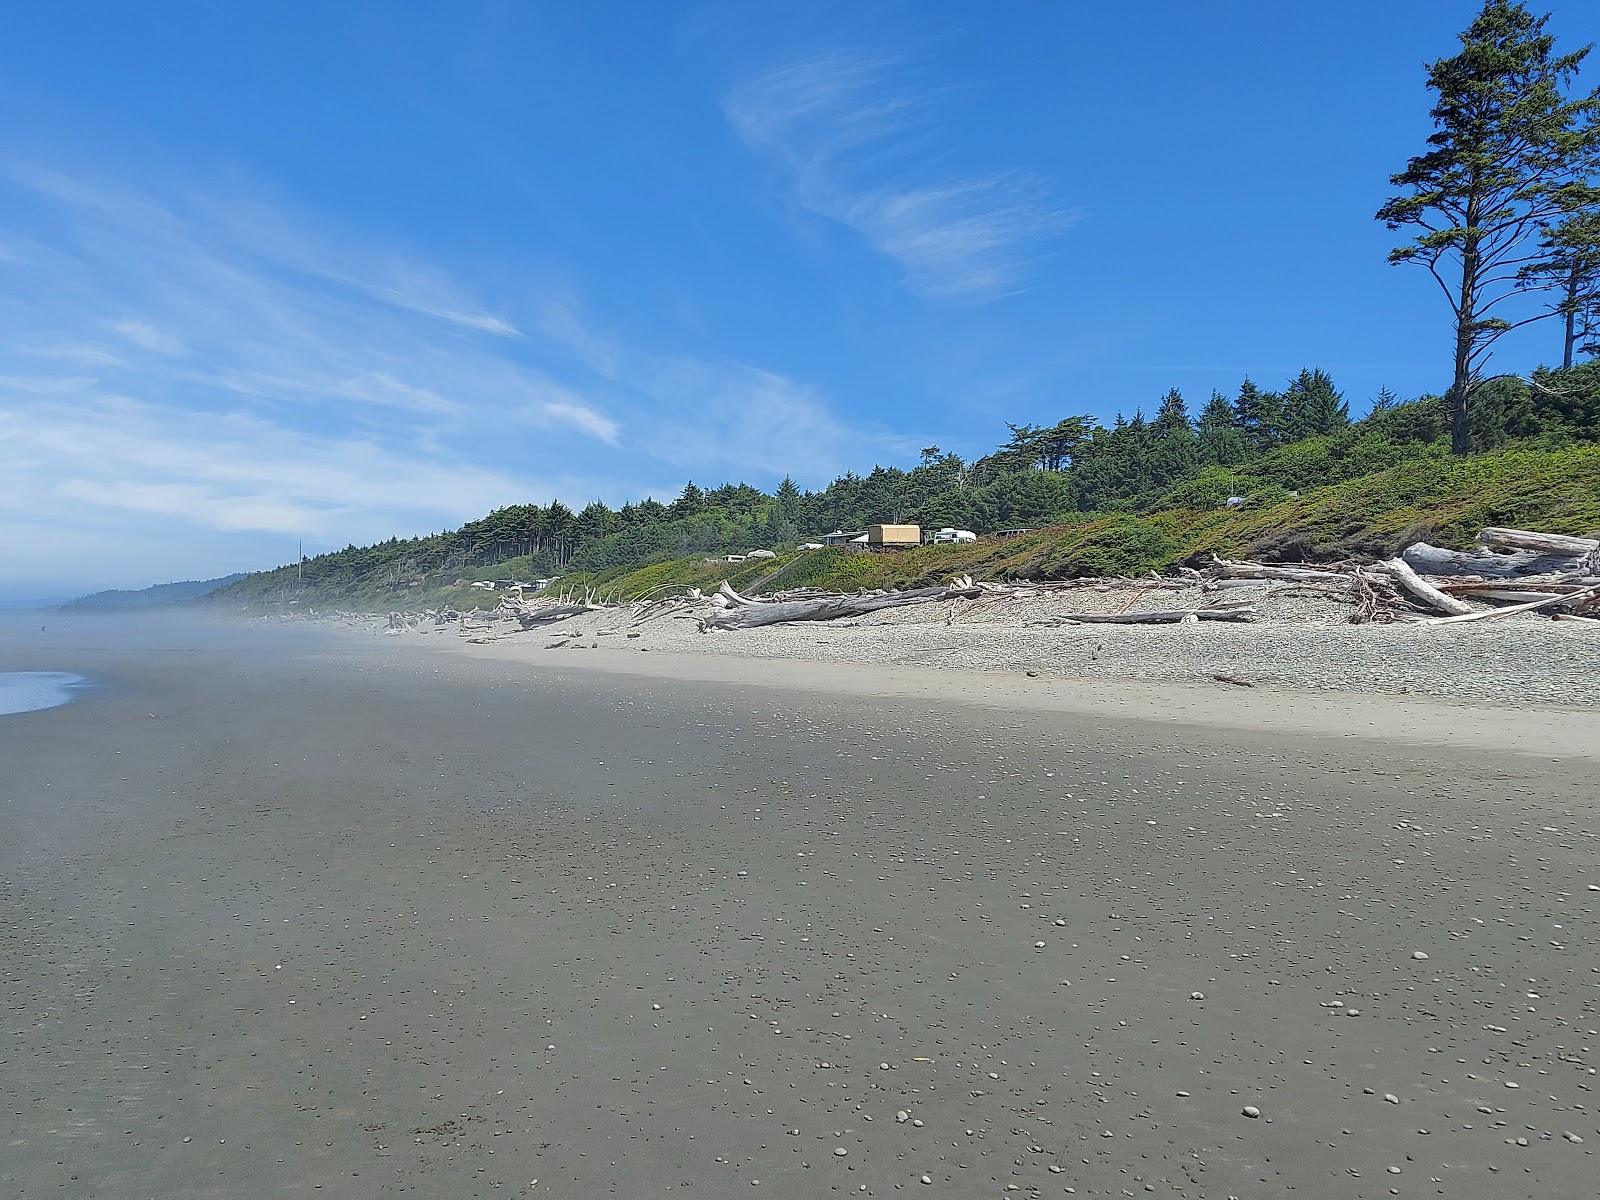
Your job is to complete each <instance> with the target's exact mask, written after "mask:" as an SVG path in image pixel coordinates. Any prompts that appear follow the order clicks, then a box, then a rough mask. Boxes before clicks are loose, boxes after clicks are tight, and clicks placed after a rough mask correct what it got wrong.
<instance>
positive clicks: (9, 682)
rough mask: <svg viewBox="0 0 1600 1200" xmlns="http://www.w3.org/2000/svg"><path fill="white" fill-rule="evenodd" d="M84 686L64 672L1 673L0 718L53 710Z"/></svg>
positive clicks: (83, 680)
mask: <svg viewBox="0 0 1600 1200" xmlns="http://www.w3.org/2000/svg"><path fill="white" fill-rule="evenodd" d="M86 682H88V681H87V680H85V679H84V677H83V676H82V675H73V674H70V673H69V672H67V671H0V716H4V715H6V714H7V713H25V712H36V711H38V710H39V709H41V708H55V707H56V706H57V705H58V704H65V703H67V701H69V700H71V699H72V697H73V694H74V693H75V692H76V690H77V689H78V688H80V687H82V686H83V684H85V683H86Z"/></svg>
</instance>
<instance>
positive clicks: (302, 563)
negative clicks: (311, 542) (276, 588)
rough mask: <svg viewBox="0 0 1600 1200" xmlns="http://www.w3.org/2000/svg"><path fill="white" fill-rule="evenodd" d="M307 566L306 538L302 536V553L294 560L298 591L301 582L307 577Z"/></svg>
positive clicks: (295, 582)
mask: <svg viewBox="0 0 1600 1200" xmlns="http://www.w3.org/2000/svg"><path fill="white" fill-rule="evenodd" d="M305 567H306V540H305V538H301V539H300V554H299V556H298V557H296V558H295V560H294V590H295V591H297V592H298V591H299V590H300V586H301V583H302V581H303V580H304V578H305Z"/></svg>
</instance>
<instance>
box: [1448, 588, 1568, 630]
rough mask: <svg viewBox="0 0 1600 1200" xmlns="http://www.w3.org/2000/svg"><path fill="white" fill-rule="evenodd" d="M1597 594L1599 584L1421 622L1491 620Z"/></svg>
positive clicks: (1458, 622)
mask: <svg viewBox="0 0 1600 1200" xmlns="http://www.w3.org/2000/svg"><path fill="white" fill-rule="evenodd" d="M1597 594H1600V584H1595V585H1594V586H1593V587H1586V588H1581V589H1579V590H1578V591H1575V592H1566V593H1563V594H1562V595H1559V596H1549V597H1546V598H1544V599H1542V600H1529V601H1528V602H1527V603H1526V604H1512V605H1509V606H1507V607H1506V608H1491V609H1488V610H1487V611H1485V612H1475V613H1465V614H1463V615H1461V616H1452V617H1428V618H1425V619H1424V620H1423V621H1422V622H1421V623H1422V624H1424V625H1456V624H1460V623H1462V622H1465V621H1492V620H1494V619H1495V618H1497V617H1509V616H1511V615H1512V614H1513V613H1523V612H1533V611H1534V610H1536V609H1540V608H1549V607H1550V606H1551V605H1552V604H1574V603H1577V602H1578V601H1581V600H1587V599H1589V598H1590V597H1592V596H1595V595H1597Z"/></svg>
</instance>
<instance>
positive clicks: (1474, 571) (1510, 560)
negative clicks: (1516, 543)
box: [1400, 542, 1582, 579]
mask: <svg viewBox="0 0 1600 1200" xmlns="http://www.w3.org/2000/svg"><path fill="white" fill-rule="evenodd" d="M1400 557H1401V558H1403V559H1404V560H1405V561H1406V563H1407V564H1408V565H1409V566H1410V567H1411V568H1412V569H1413V570H1414V571H1416V572H1417V573H1418V574H1419V575H1432V576H1439V575H1454V576H1463V575H1477V576H1479V577H1480V578H1482V579H1520V578H1522V577H1523V576H1525V575H1551V574H1559V573H1561V572H1565V571H1573V570H1577V569H1579V568H1580V567H1581V565H1582V560H1581V559H1579V558H1576V557H1574V556H1572V555H1570V554H1545V553H1541V552H1540V551H1538V550H1511V551H1507V552H1506V553H1502V554H1497V553H1495V552H1494V551H1493V550H1487V549H1483V550H1474V551H1472V552H1471V553H1462V552H1461V551H1459V550H1446V549H1444V548H1443V547H1442V546H1430V545H1429V544H1428V543H1427V542H1417V543H1415V544H1413V545H1410V546H1407V547H1406V548H1405V551H1404V552H1403V553H1402V554H1401V555H1400Z"/></svg>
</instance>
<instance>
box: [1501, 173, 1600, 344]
mask: <svg viewBox="0 0 1600 1200" xmlns="http://www.w3.org/2000/svg"><path fill="white" fill-rule="evenodd" d="M1539 246H1540V249H1541V250H1542V251H1543V253H1544V257H1543V258H1542V259H1541V260H1540V261H1538V262H1533V263H1529V264H1528V265H1527V266H1525V267H1523V268H1522V270H1521V272H1520V273H1519V279H1520V281H1521V282H1522V284H1523V285H1524V286H1525V287H1528V288H1548V289H1551V290H1553V291H1554V293H1555V296H1556V299H1555V301H1554V303H1552V304H1551V305H1550V311H1551V312H1552V313H1554V314H1556V315H1558V316H1560V317H1561V324H1562V334H1563V336H1562V346H1561V366H1562V368H1563V369H1567V368H1570V367H1571V366H1572V360H1573V353H1574V352H1575V351H1576V352H1577V353H1580V354H1593V353H1595V351H1596V347H1595V346H1594V345H1593V343H1594V341H1595V340H1596V339H1597V337H1600V204H1597V205H1594V206H1592V207H1588V208H1584V209H1581V210H1579V211H1576V212H1573V213H1572V214H1571V215H1570V216H1567V217H1566V218H1564V219H1563V220H1562V221H1560V222H1559V223H1558V224H1556V225H1553V226H1551V227H1550V228H1549V229H1547V230H1546V231H1545V235H1544V237H1543V238H1542V239H1541V240H1540V243H1539Z"/></svg>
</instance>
